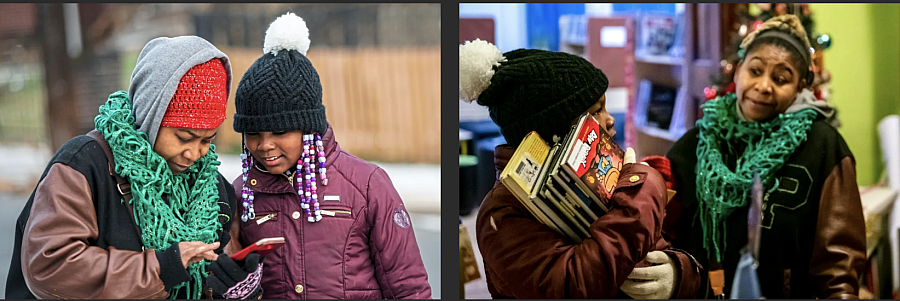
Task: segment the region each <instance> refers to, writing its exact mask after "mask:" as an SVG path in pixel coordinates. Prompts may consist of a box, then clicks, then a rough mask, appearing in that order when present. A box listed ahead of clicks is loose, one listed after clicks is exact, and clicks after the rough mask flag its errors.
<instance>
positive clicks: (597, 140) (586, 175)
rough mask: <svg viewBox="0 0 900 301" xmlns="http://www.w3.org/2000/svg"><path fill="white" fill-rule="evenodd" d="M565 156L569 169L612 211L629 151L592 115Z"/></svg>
mask: <svg viewBox="0 0 900 301" xmlns="http://www.w3.org/2000/svg"><path fill="white" fill-rule="evenodd" d="M579 125H580V126H579V127H578V128H577V129H576V133H575V136H574V137H573V138H574V139H573V142H572V143H571V145H570V146H569V149H568V151H567V152H566V154H565V156H566V157H565V162H566V168H569V169H570V170H571V171H572V172H573V173H574V175H575V176H576V177H577V178H579V179H581V182H582V183H583V184H585V186H587V188H588V190H590V192H593V194H594V195H595V196H596V197H597V199H598V200H599V201H601V202H602V203H603V205H604V207H606V208H609V199H611V198H612V193H613V191H615V189H616V183H618V181H619V174H620V171H621V169H622V165H623V164H624V162H623V159H624V158H625V151H623V150H622V149H621V147H619V145H618V144H616V142H615V140H613V139H612V137H611V136H610V135H609V133H607V132H606V131H605V130H603V129H602V128H601V127H600V124H599V123H598V122H597V120H596V119H594V118H593V117H592V116H590V115H585V116H584V117H582V121H581V122H579Z"/></svg>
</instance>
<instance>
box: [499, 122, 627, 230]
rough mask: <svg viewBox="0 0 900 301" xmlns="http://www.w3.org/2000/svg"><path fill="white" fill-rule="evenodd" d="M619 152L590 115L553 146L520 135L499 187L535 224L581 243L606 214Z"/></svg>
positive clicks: (619, 162)
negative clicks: (501, 184) (532, 217)
mask: <svg viewBox="0 0 900 301" xmlns="http://www.w3.org/2000/svg"><path fill="white" fill-rule="evenodd" d="M624 157H625V152H624V151H623V150H622V149H621V148H620V147H619V145H618V144H616V142H615V140H613V139H612V137H610V135H609V133H607V132H606V131H605V130H604V129H603V128H602V127H601V126H600V124H599V122H597V120H596V119H594V118H593V116H591V115H588V114H584V115H582V116H581V118H579V120H578V122H577V123H576V125H575V126H573V127H572V130H571V131H569V133H568V134H567V135H566V136H565V137H563V138H562V139H561V140H559V142H557V143H553V144H552V145H551V144H548V143H547V142H546V141H544V140H543V139H542V138H541V137H540V136H539V135H538V134H537V132H531V133H529V134H528V135H526V136H525V139H523V141H522V143H521V144H519V147H518V148H517V149H516V152H515V153H514V154H513V157H512V158H511V159H510V161H509V163H508V165H507V166H506V168H505V169H504V170H503V171H502V172H501V173H500V182H501V183H503V185H504V186H506V188H507V189H509V191H511V192H512V193H513V194H514V195H515V196H516V198H518V199H519V201H521V202H522V204H524V205H525V207H526V208H528V210H529V211H530V212H531V214H532V215H534V216H535V218H537V219H538V220H539V221H541V222H542V223H544V224H546V225H547V226H550V227H551V228H553V229H554V230H556V231H558V232H560V233H562V234H564V235H566V236H568V237H569V238H571V239H572V240H574V241H576V242H581V241H582V240H584V239H585V238H587V237H589V236H590V231H589V229H590V225H591V224H592V223H593V222H594V221H595V220H596V219H597V218H599V217H601V216H603V215H605V214H606V212H607V211H609V209H610V207H611V206H612V204H611V203H610V202H611V199H612V194H613V191H614V190H615V188H616V184H617V183H618V181H619V175H620V172H621V170H622V166H623V164H624V162H623V161H624Z"/></svg>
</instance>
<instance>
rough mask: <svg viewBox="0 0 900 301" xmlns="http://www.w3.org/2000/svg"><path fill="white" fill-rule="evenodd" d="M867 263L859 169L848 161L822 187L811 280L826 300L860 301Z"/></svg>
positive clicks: (851, 160)
mask: <svg viewBox="0 0 900 301" xmlns="http://www.w3.org/2000/svg"><path fill="white" fill-rule="evenodd" d="M865 262H866V228H865V219H864V217H863V209H862V202H861V201H860V195H859V187H858V186H857V184H856V165H855V163H854V162H853V158H852V157H845V158H844V159H843V160H841V162H840V163H839V164H838V165H836V166H835V167H834V169H833V170H832V171H831V173H830V174H829V175H828V177H827V178H826V179H825V183H824V184H823V185H822V195H821V198H820V200H819V216H818V221H817V222H816V233H815V239H814V241H813V250H812V258H811V260H810V265H809V268H810V276H811V278H812V282H813V283H814V285H815V288H816V292H817V295H816V297H818V298H820V299H822V298H829V299H831V298H840V299H848V298H850V299H856V298H858V296H859V275H860V274H862V271H863V268H864V267H865Z"/></svg>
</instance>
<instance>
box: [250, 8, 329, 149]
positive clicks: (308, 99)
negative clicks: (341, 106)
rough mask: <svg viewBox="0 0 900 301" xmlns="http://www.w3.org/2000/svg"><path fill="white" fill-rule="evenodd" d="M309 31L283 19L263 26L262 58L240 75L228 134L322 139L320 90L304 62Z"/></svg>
mask: <svg viewBox="0 0 900 301" xmlns="http://www.w3.org/2000/svg"><path fill="white" fill-rule="evenodd" d="M309 43H310V42H309V29H307V27H306V22H304V21H303V19H301V18H300V17H298V16H296V15H294V14H292V13H288V14H285V15H283V16H281V17H279V18H278V19H276V20H275V21H273V22H272V24H271V25H269V29H268V30H267V31H266V38H265V42H264V46H263V52H264V53H265V54H263V56H262V57H260V58H259V59H257V60H256V62H254V63H253V65H252V66H250V69H247V72H246V73H244V76H243V78H241V82H240V83H239V84H238V88H237V93H235V101H234V105H235V108H236V112H235V114H234V131H236V132H238V133H247V132H280V131H291V130H301V131H303V132H305V133H320V134H321V133H325V129H326V128H327V126H328V125H327V124H328V122H327V120H326V118H325V106H324V105H323V104H322V84H321V83H320V82H319V74H318V73H317V72H316V68H314V67H313V65H312V63H311V62H310V61H309V59H308V58H306V51H307V50H308V49H309Z"/></svg>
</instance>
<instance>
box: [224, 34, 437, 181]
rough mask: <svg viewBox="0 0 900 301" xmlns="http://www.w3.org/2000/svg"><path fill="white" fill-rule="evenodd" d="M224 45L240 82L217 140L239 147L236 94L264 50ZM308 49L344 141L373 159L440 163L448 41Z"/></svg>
mask: <svg viewBox="0 0 900 301" xmlns="http://www.w3.org/2000/svg"><path fill="white" fill-rule="evenodd" d="M222 51H224V52H225V53H226V54H228V57H229V58H230V59H231V67H232V72H233V76H234V84H233V85H232V93H231V95H232V97H231V99H230V100H229V104H228V113H227V117H226V118H227V119H226V120H225V122H224V123H223V124H222V127H221V128H220V130H219V136H218V137H219V138H217V141H216V144H217V146H218V148H219V149H220V152H228V153H236V152H238V151H239V150H240V144H241V136H240V134H238V133H235V132H234V131H233V130H232V129H233V128H232V123H233V115H234V110H235V109H234V96H233V95H234V93H235V91H236V90H237V86H238V83H239V81H240V79H241V77H243V74H244V72H245V71H246V70H247V69H248V68H250V65H252V64H253V62H254V61H255V60H256V59H257V58H259V57H260V56H261V54H262V50H261V49H252V50H248V49H245V48H241V49H233V48H226V49H222ZM308 57H309V59H310V61H312V63H313V66H314V67H315V68H316V71H317V72H318V73H319V78H320V79H321V81H322V90H323V91H322V95H323V97H322V98H323V102H324V104H325V112H326V114H327V116H328V122H329V123H331V126H332V127H333V129H334V134H335V139H336V140H337V141H338V143H339V144H340V145H341V147H342V148H344V149H345V150H347V151H348V152H350V153H351V154H353V155H356V156H357V157H360V158H363V159H366V160H371V161H381V162H402V163H438V164H439V163H440V156H441V151H440V146H441V144H440V130H441V111H440V91H441V50H440V48H438V47H427V48H422V47H417V48H354V49H326V48H312V49H310V51H309V53H308Z"/></svg>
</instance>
